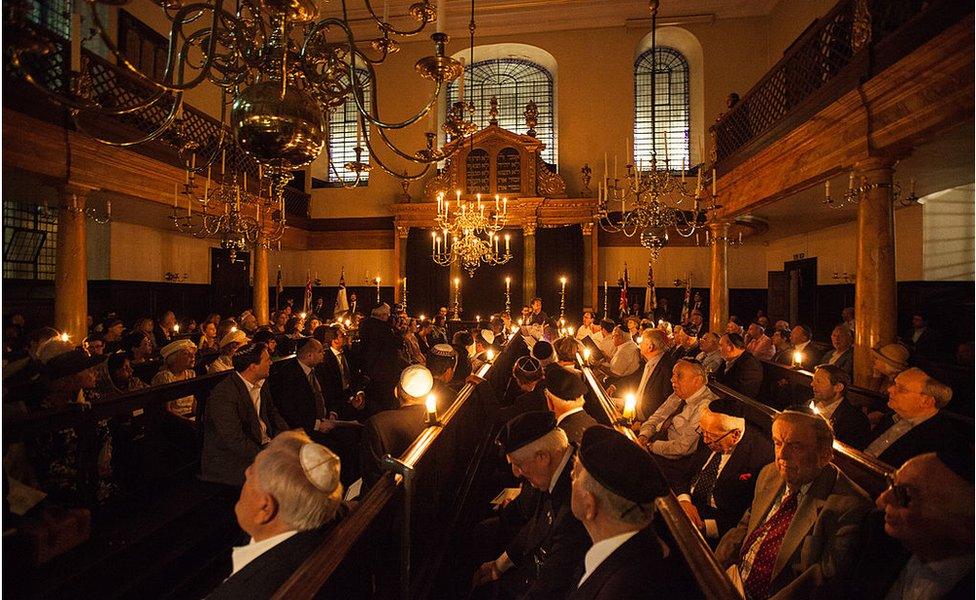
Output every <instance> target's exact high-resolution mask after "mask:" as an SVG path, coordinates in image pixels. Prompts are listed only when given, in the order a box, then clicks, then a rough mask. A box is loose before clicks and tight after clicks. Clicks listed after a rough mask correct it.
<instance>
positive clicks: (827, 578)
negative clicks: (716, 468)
mask: <svg viewBox="0 0 976 600" xmlns="http://www.w3.org/2000/svg"><path fill="white" fill-rule="evenodd" d="M783 486H784V482H783V479H782V477H781V476H780V474H779V470H778V468H777V466H776V464H775V463H774V464H770V465H767V466H766V467H765V468H763V470H762V471H761V472H760V473H759V478H758V481H757V482H756V495H755V497H754V498H753V501H752V506H751V508H750V509H749V510H748V511H746V513H745V514H744V515H743V516H742V520H741V521H739V524H738V526H737V527H735V528H734V529H731V530H729V532H728V533H726V534H725V536H723V537H722V541H721V542H719V544H718V547H717V548H716V549H715V557H716V558H717V559H718V561H719V562H720V563H721V564H722V565H723V566H725V567H728V566H729V565H731V564H739V562H740V556H741V552H742V543H743V541H745V539H746V538H747V537H748V536H749V534H750V533H752V531H753V530H754V529H755V528H756V527H758V526H759V525H761V524H762V523H763V522H764V520H765V518H766V514H767V513H768V512H769V509H770V508H771V507H772V505H773V504H774V502H775V501H776V499H777V498H779V497H780V495H781V494H782V492H783ZM871 506H872V503H871V500H870V499H869V498H868V496H867V494H865V493H864V490H862V489H861V488H859V487H857V485H855V484H854V483H853V482H852V481H851V480H850V479H848V478H847V476H846V475H844V474H843V473H841V472H840V470H839V469H838V468H837V467H835V466H834V465H832V464H827V465H826V466H825V467H824V468H823V469H822V470H821V471H820V473H819V474H818V475H817V476H816V477H815V478H814V480H813V482H812V483H811V485H810V487H809V489H808V490H807V493H806V494H804V495H803V497H802V498H801V500H800V504H799V506H798V507H797V509H796V514H794V516H793V520H792V521H791V522H790V526H789V528H788V529H787V530H786V534H785V535H784V536H783V541H782V545H781V546H780V550H779V554H778V555H777V556H776V562H775V564H774V565H773V572H772V577H771V579H770V586H769V591H770V598H809V597H812V596H813V594H814V592H815V591H816V590H817V589H818V588H820V587H821V586H823V585H826V584H828V583H830V582H832V581H837V580H838V578H843V576H844V575H845V573H846V571H847V570H848V569H849V568H850V566H851V562H852V561H853V559H854V557H855V554H856V551H857V541H858V536H859V535H860V526H861V522H862V521H863V519H864V516H865V515H866V514H867V513H868V511H870V510H871Z"/></svg>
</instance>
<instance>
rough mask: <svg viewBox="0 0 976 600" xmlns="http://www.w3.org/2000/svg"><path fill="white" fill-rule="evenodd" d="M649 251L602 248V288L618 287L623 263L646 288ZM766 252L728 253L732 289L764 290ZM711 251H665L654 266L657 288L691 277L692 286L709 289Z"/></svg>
mask: <svg viewBox="0 0 976 600" xmlns="http://www.w3.org/2000/svg"><path fill="white" fill-rule="evenodd" d="M649 259H650V251H648V250H647V249H645V248H629V247H628V248H623V247H608V248H600V275H599V281H600V282H601V283H600V285H603V283H602V282H603V281H604V280H607V281H609V283H610V285H616V282H617V279H619V278H620V277H621V275H622V274H623V269H624V262H625V261H626V262H627V268H628V271H629V274H630V282H631V285H633V286H635V287H644V286H645V285H647V261H648V260H649ZM765 259H766V256H765V252H764V250H763V248H761V247H758V246H750V245H745V246H742V247H740V248H735V249H732V250H730V251H729V271H728V273H729V287H733V288H765V287H766V272H765V271H763V270H761V269H757V268H756V266H757V265H762V264H765ZM711 264H712V263H711V250H710V249H709V248H684V247H683V248H665V249H664V250H662V251H661V258H659V259H658V261H657V262H656V263H654V284H655V285H656V286H658V287H674V280H675V278H678V277H680V278H681V279H684V278H686V277H687V276H688V274H689V273H690V274H691V281H692V283H691V285H692V287H708V286H709V279H710V277H711V268H712V267H711Z"/></svg>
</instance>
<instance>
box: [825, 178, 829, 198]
mask: <svg viewBox="0 0 976 600" xmlns="http://www.w3.org/2000/svg"><path fill="white" fill-rule="evenodd" d="M824 195H825V196H826V197H827V199H828V200H830V180H829V179H828V180H827V181H825V182H824Z"/></svg>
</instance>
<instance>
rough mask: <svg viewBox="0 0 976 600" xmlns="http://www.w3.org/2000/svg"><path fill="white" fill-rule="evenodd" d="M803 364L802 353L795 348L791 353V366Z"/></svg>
mask: <svg viewBox="0 0 976 600" xmlns="http://www.w3.org/2000/svg"><path fill="white" fill-rule="evenodd" d="M802 364H803V353H802V352H800V351H799V350H797V351H796V352H794V353H793V366H794V367H799V366H800V365H802Z"/></svg>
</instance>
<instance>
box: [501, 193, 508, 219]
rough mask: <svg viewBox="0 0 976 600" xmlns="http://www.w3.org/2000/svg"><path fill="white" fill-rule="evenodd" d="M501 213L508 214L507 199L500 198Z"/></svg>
mask: <svg viewBox="0 0 976 600" xmlns="http://www.w3.org/2000/svg"><path fill="white" fill-rule="evenodd" d="M502 213H503V214H506V215H507V214H508V197H505V198H502Z"/></svg>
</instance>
